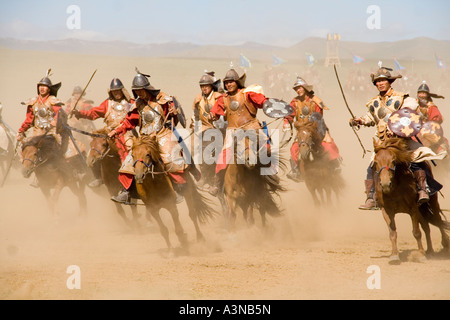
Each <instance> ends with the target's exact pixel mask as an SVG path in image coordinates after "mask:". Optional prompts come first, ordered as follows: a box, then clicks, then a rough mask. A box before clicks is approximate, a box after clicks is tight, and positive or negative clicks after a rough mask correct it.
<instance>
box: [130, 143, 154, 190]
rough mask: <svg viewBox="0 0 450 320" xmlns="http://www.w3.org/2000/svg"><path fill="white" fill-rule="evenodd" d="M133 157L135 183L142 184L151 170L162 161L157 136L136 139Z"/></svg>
mask: <svg viewBox="0 0 450 320" xmlns="http://www.w3.org/2000/svg"><path fill="white" fill-rule="evenodd" d="M132 155H133V161H134V163H133V166H134V177H135V181H136V183H139V184H142V183H144V179H145V176H146V175H147V173H148V172H149V170H150V168H151V167H152V166H154V165H156V164H158V163H160V161H161V150H160V147H159V143H158V141H157V140H156V136H141V137H140V138H138V139H136V138H134V140H133V148H132Z"/></svg>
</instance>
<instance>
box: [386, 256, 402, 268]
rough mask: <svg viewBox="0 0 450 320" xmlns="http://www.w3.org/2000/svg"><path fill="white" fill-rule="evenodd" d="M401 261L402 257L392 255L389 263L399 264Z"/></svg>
mask: <svg viewBox="0 0 450 320" xmlns="http://www.w3.org/2000/svg"><path fill="white" fill-rule="evenodd" d="M400 263H401V261H400V257H399V256H398V255H392V256H390V257H389V264H390V265H394V266H396V265H399V264H400Z"/></svg>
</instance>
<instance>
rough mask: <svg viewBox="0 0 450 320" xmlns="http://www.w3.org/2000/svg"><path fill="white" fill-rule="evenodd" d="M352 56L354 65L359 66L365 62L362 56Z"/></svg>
mask: <svg viewBox="0 0 450 320" xmlns="http://www.w3.org/2000/svg"><path fill="white" fill-rule="evenodd" d="M352 56H353V63H354V64H359V63H361V62H363V61H364V60H365V59H364V58H362V57H360V56H357V55H355V54H352Z"/></svg>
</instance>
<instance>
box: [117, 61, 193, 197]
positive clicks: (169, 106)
mask: <svg viewBox="0 0 450 320" xmlns="http://www.w3.org/2000/svg"><path fill="white" fill-rule="evenodd" d="M136 71H137V75H136V76H135V77H134V79H133V83H132V87H131V89H132V92H133V96H134V98H135V99H136V101H135V102H134V103H133V105H132V107H131V110H130V111H129V112H128V114H127V115H126V116H125V119H124V120H123V121H122V122H121V123H120V124H119V125H118V126H117V127H116V128H114V129H113V130H111V131H110V133H109V134H108V135H109V137H114V136H115V135H121V134H125V133H126V132H128V131H130V130H133V129H134V128H136V127H139V135H154V136H156V138H157V140H158V142H159V145H160V147H161V151H162V158H163V159H162V160H163V162H164V164H165V166H166V167H169V168H170V169H169V170H168V174H169V177H170V178H171V181H172V184H173V187H174V191H175V192H176V193H177V203H179V202H181V201H182V200H183V197H182V196H181V195H180V192H181V191H182V189H183V188H184V186H185V184H186V179H185V177H184V174H185V171H184V169H185V165H184V162H183V163H179V162H175V161H176V160H179V159H173V149H174V147H175V146H177V145H178V141H177V140H176V139H172V130H171V126H173V127H174V126H176V125H177V123H178V116H177V114H178V110H177V108H176V106H175V103H174V97H172V96H169V95H167V94H166V93H164V92H162V91H161V90H160V89H156V88H155V87H153V86H152V85H151V84H150V82H149V80H148V78H149V77H150V76H149V75H146V74H142V73H140V72H139V70H137V69H136ZM131 142H132V141H131ZM133 178H134V167H133V156H132V154H131V152H127V155H126V157H125V159H124V160H123V162H122V167H121V168H120V170H119V180H120V182H121V183H122V185H123V189H122V190H121V191H120V192H119V194H118V195H117V196H113V197H112V198H111V199H112V200H113V201H115V202H119V203H125V204H129V203H130V200H131V198H137V197H138V196H137V193H136V190H135V183H134V179H133Z"/></svg>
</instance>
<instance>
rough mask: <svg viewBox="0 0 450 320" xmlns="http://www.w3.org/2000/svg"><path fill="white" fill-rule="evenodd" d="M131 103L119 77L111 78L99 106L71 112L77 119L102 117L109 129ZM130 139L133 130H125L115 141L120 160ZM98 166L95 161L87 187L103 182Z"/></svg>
mask: <svg viewBox="0 0 450 320" xmlns="http://www.w3.org/2000/svg"><path fill="white" fill-rule="evenodd" d="M133 103H134V100H133V99H132V98H131V96H130V94H129V93H128V90H127V89H126V88H125V87H124V85H123V83H122V81H120V79H119V78H114V79H112V80H111V83H110V85H109V89H108V98H107V99H106V100H104V101H103V102H102V103H101V104H100V105H99V106H97V107H93V108H91V109H89V110H83V109H80V110H78V109H74V110H72V114H73V115H74V116H75V118H77V119H89V120H96V119H98V118H103V122H104V123H105V125H106V129H108V131H111V130H113V129H115V128H117V127H118V126H119V125H120V123H121V122H122V121H123V120H124V119H125V117H126V115H127V113H128V112H129V111H130V110H131V107H132V104H133ZM132 139H133V132H132V131H127V132H126V133H124V134H123V135H121V136H120V137H119V138H118V139H117V141H116V145H117V148H118V150H119V156H120V158H121V160H122V162H123V161H124V160H125V157H126V156H127V154H128V152H129V151H130V150H131V147H132V145H133V143H132ZM100 168H101V167H100V163H96V164H95V165H94V168H93V170H92V171H93V174H94V177H95V179H94V180H93V181H91V182H90V183H89V184H88V185H89V187H91V188H96V187H99V186H101V185H102V184H103V180H102V177H101V169H100Z"/></svg>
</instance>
